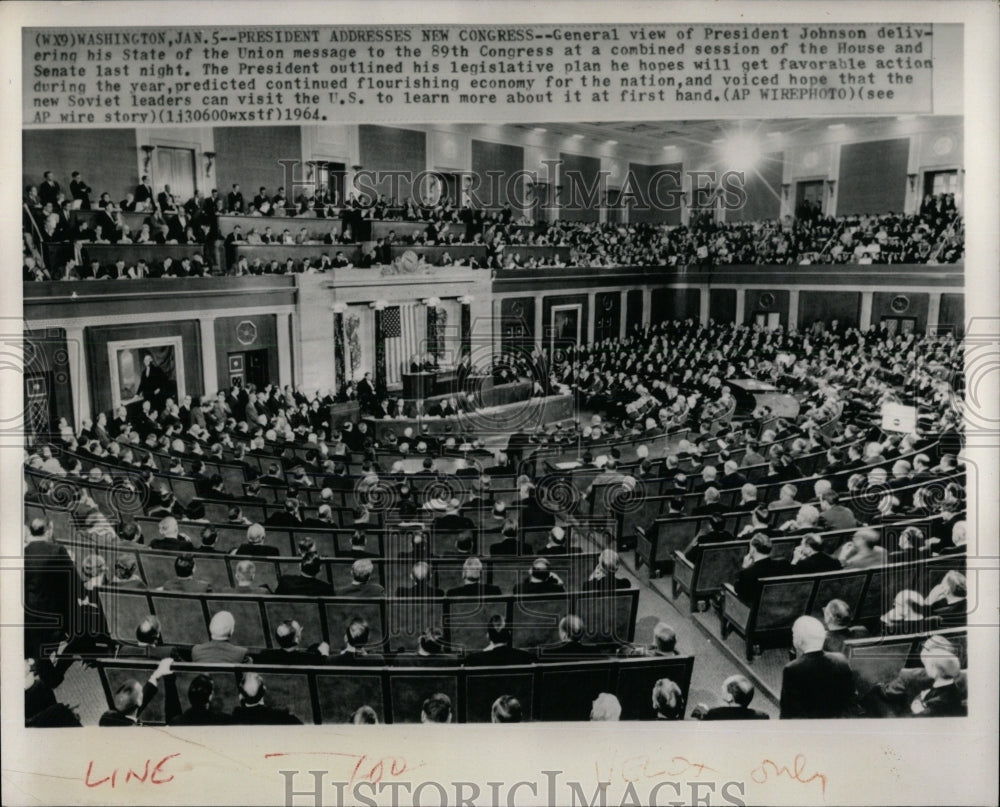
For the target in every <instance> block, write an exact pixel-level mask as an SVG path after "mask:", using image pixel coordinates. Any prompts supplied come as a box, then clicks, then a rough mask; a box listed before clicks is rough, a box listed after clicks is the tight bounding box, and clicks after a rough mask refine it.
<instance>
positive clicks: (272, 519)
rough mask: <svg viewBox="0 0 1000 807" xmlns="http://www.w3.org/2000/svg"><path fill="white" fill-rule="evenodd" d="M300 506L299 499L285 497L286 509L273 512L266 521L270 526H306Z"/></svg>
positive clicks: (292, 527)
mask: <svg viewBox="0 0 1000 807" xmlns="http://www.w3.org/2000/svg"><path fill="white" fill-rule="evenodd" d="M300 507H301V503H300V502H299V500H298V499H293V498H288V499H285V509H284V510H278V511H276V512H274V513H272V514H271V515H269V516H268V517H267V518H266V519H265V520H264V523H265V524H266V525H267V526H268V527H281V528H284V529H289V528H290V529H295V528H301V527H304V526H305V524H303V520H302V514H301V512H300V509H299V508H300Z"/></svg>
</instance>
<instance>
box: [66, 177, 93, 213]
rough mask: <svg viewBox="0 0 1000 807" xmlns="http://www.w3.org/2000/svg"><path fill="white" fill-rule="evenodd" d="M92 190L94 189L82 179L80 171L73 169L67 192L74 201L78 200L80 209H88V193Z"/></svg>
mask: <svg viewBox="0 0 1000 807" xmlns="http://www.w3.org/2000/svg"><path fill="white" fill-rule="evenodd" d="M93 192H94V189H93V188H91V187H90V186H89V185H88V184H87V183H86V182H84V181H83V177H81V176H80V172H79V171H74V172H73V174H72V180H71V181H70V183H69V193H70V196H71V197H72V198H73V200H74V201H76V200H77V199H79V200H80V210H90V194H92V193H93Z"/></svg>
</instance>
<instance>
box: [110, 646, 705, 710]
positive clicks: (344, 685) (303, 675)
mask: <svg viewBox="0 0 1000 807" xmlns="http://www.w3.org/2000/svg"><path fill="white" fill-rule="evenodd" d="M96 665H97V669H98V671H99V674H100V677H101V683H102V685H103V687H104V692H105V695H106V696H107V698H108V702H109V704H110V703H111V700H112V697H113V694H114V692H115V691H116V690H117V689H118V687H119V686H121V685H122V684H123V683H125V682H126V681H129V680H134V679H137V680H140V681H144V680H145V679H146V677H147V676H148V675H149V674H150V673H151V672H152V671H153V669H154V668H155V666H156V663H155V662H150V661H145V660H141V661H135V660H123V659H99V660H97V662H96ZM693 667H694V658H693V657H691V656H677V657H658V656H654V657H647V658H623V659H615V658H605V659H600V660H593V661H559V662H550V663H541V664H527V665H518V666H508V667H457V666H440V667H424V666H414V667H402V666H367V665H365V666H358V665H357V664H354V665H351V666H337V665H336V663H335V661H334V663H332V664H330V665H326V666H316V667H299V666H296V667H274V666H266V665H205V664H189V663H178V664H175V665H174V667H173V670H174V675H173V677H174V678H175V679H176V680H175V681H174V682H173V685H174V686H176V687H177V689H178V694H179V696H180V704H181V707H182V708H187V706H188V701H187V690H188V687H189V686H190V682H191V680H192V679H193V678H194V677H195V676H196V675H200V674H205V675H210V676H211V677H212V680H213V683H214V695H213V698H212V703H213V708H214V709H216V710H218V711H220V712H223V713H229V712H231V711H232V709H233V708H234V707H235V706H237V705H238V694H237V687H238V682H239V680H240V677H241V676H242V674H243V673H245V672H249V671H256V672H258V673H260V674H261V676H262V677H263V678H264V682H265V686H266V687H267V695H266V702H267V703H268V704H269V705H271V706H278V707H280V708H286V709H288V710H289V711H291V712H292V714H294V715H295V716H296V717H298V718H299V719H300V720H301V721H302V722H304V723H317V724H318V723H325V724H338V723H348V722H350V720H351V716H352V715H353V714H354V712H355V711H356V710H357V709H358V708H360V707H361V706H370V707H371V708H372V709H374V710H375V713H376V715H377V716H378V719H379V722H382V723H419V722H420V711H421V705H422V704H423V702H424V700H425V699H426V698H428V697H429V696H431V695H433V694H436V693H442V694H445V695H447V696H448V697H449V698H450V699H451V703H452V709H453V717H454V722H458V723H489V722H490V719H491V707H492V705H493V702H494V701H495V700H496V699H497V698H499V697H500V696H501V695H512V696H514V697H516V698H517V699H518V700H519V701H520V703H521V706H522V709H523V711H524V716H525V719H526V720H527V719H531V720H539V721H564V720H579V721H585V720H588V719H589V717H590V708H591V703H592V701H593V700H594V698H596V697H597V695H599V694H600V693H602V692H610V693H612V694H614V695H615V696H617V698H618V700H619V702H620V703H621V706H622V714H621V719H622V720H650V719H652V718H653V714H652V710H651V707H650V702H651V697H650V696H651V693H652V691H653V687H654V685H655V684H656V682H657V681H658V680H659V679H661V678H669V679H670V680H671V681H673V682H674V683H676V684H677V685H678V686H679V687H680V689H681V693H682V695H683V697H684V700H685V702H686V700H687V694H688V690H689V687H690V683H691V671H692V669H693ZM164 701H165V698H164V697H163V696H159V697H157V698H156V699H155V700H154V701H152V702H151V703H150V705H149V707H148V708H147V709H146V710H145V711H144V712H143V722H144V723H147V724H150V723H152V724H155V723H162V722H163V721H164V718H165V712H164Z"/></svg>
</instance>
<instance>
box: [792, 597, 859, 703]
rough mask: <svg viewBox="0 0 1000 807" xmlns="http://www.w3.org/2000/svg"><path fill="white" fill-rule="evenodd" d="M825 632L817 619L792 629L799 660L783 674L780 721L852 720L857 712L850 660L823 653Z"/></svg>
mask: <svg viewBox="0 0 1000 807" xmlns="http://www.w3.org/2000/svg"><path fill="white" fill-rule="evenodd" d="M825 641H826V628H824V627H823V623H822V622H820V621H819V620H818V619H816V618H815V617H811V616H800V617H799V618H798V619H796V620H795V623H794V624H793V625H792V645H793V646H794V647H795V652H796V653H797V655H798V658H796V659H795V661H793V662H791V663H789V664H787V665H786V666H785V669H784V670H783V671H782V674H781V719H782V720H787V719H793V718H832V717H849V716H850V715H851V713H852V710H853V708H854V702H855V693H854V678H853V674H852V673H851V667H850V665H849V664H848V663H847V659H846V658H844V657H843V656H842V655H840V654H839V653H828V652H826V651H824V650H823V643H824V642H825Z"/></svg>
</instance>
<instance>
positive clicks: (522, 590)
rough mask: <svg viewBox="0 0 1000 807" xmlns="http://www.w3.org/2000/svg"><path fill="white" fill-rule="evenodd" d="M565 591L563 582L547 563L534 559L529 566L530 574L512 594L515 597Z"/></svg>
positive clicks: (543, 559) (544, 560) (542, 559)
mask: <svg viewBox="0 0 1000 807" xmlns="http://www.w3.org/2000/svg"><path fill="white" fill-rule="evenodd" d="M565 590H566V587H565V586H564V585H563V581H562V580H560V579H559V577H558V575H556V574H554V573H553V572H552V570H551V567H550V565H549V562H548V561H547V560H546V559H545V558H535V560H534V562H533V563H532V564H531V573H530V574H529V575H528V576H527V577H526V578H525V579H524V580H522V581H521V582H520V583H518V584H517V585H515V586H514V594H515V595H517V596H520V595H522V594H559V593H561V592H564V591H565Z"/></svg>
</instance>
